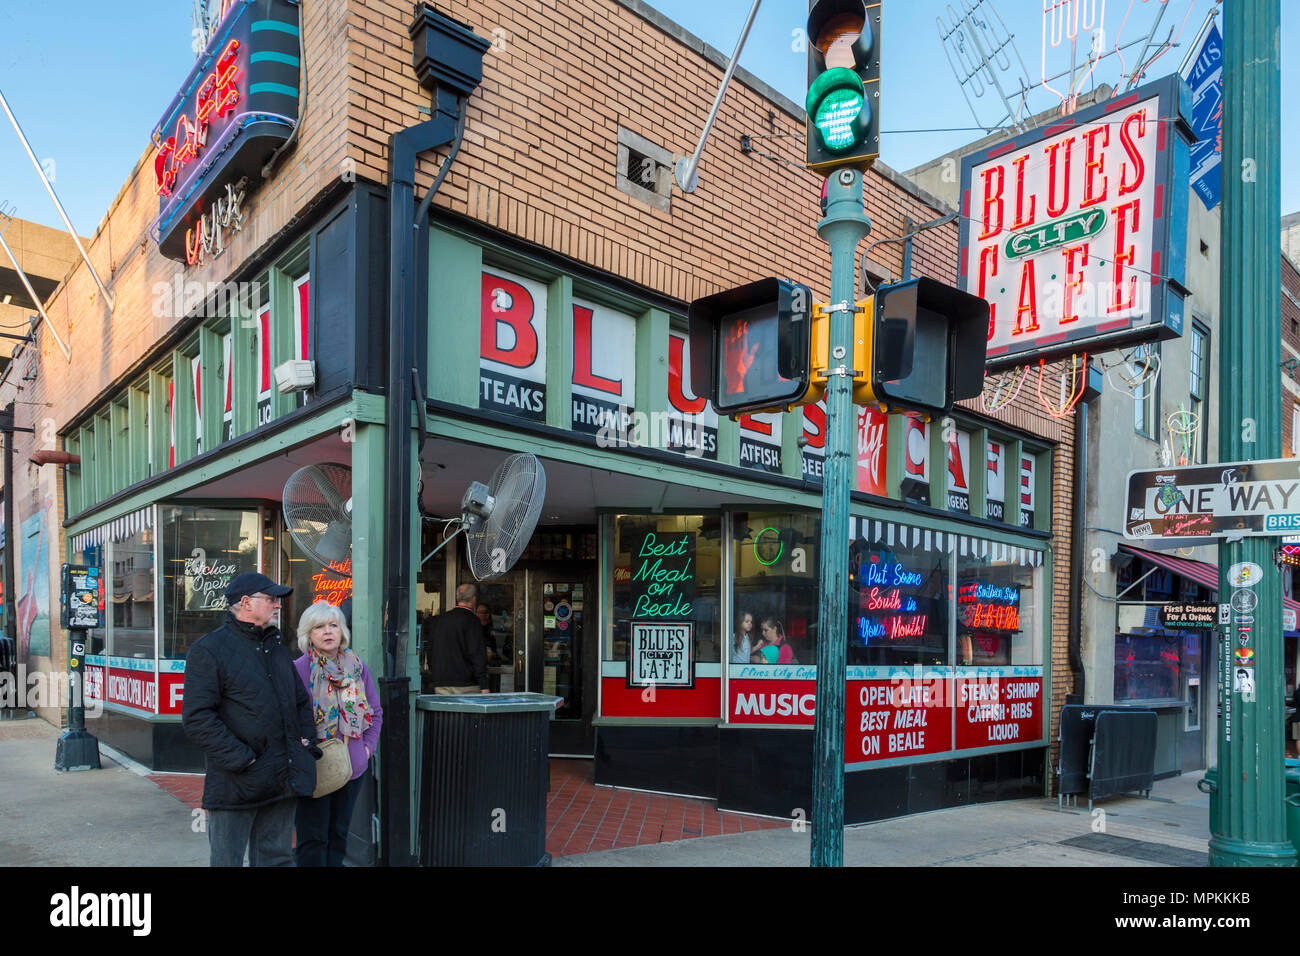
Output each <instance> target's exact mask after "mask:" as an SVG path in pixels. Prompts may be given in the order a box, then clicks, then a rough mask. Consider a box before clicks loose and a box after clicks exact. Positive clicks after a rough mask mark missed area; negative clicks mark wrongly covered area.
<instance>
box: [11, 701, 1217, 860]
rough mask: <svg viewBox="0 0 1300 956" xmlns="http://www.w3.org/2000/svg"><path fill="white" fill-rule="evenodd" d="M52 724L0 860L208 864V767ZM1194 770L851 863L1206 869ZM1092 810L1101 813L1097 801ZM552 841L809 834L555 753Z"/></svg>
mask: <svg viewBox="0 0 1300 956" xmlns="http://www.w3.org/2000/svg"><path fill="white" fill-rule="evenodd" d="M58 737H59V731H58V730H57V729H56V728H54V727H52V726H50V725H49V724H47V723H45V722H44V721H42V720H24V721H5V722H0V781H3V782H4V785H3V799H0V866H51V865H67V866H89V867H95V866H204V865H206V864H207V859H208V841H207V835H206V833H204V832H203V831H202V829H201V824H200V823H198V822H197V820H198V819H199V818H196V816H195V815H194V813H193V811H192V809H191V807H195V806H197V805H198V797H199V794H200V792H201V782H202V777H201V776H199V775H196V774H193V775H182V774H152V775H150V774H147V772H144V771H143V768H137V769H132V768H127V767H123V766H119V765H118V764H116V763H114V762H113V761H112V760H111V759H110V758H109V757H108V755H107V753H105V754H103V757H102V763H103V769H102V770H98V771H81V772H76V773H57V772H56V771H55V770H54V751H55V743H56V741H57V740H58ZM1201 776H1202V775H1201V773H1200V772H1199V771H1198V772H1196V773H1190V774H1185V775H1183V776H1181V777H1173V778H1171V779H1169V780H1162V781H1159V782H1157V783H1156V786H1155V789H1154V791H1153V792H1152V798H1151V799H1150V800H1145V799H1141V798H1137V797H1127V798H1120V799H1115V800H1107V801H1105V802H1104V803H1102V804H1100V805H1099V806H1098V807H1097V811H1095V812H1094V813H1093V814H1089V812H1088V809H1087V806H1086V803H1085V805H1084V806H1082V807H1080V808H1078V809H1067V810H1066V811H1065V812H1061V813H1058V812H1057V809H1056V801H1055V800H1045V799H1032V800H1015V801H1008V802H1003V803H990V804H980V805H977V806H973V807H960V808H956V809H952V810H940V811H935V812H933V813H923V814H916V815H913V816H908V817H900V818H897V819H893V820H885V821H881V822H879V823H873V824H866V825H863V826H857V827H851V828H849V829H848V830H847V831H846V832H845V838H844V861H845V863H846V865H849V866H1067V867H1076V866H1077V867H1092V866H1205V865H1206V864H1207V862H1208V859H1207V856H1206V843H1207V841H1208V839H1209V798H1208V797H1207V796H1205V795H1204V794H1201V793H1200V792H1199V791H1197V789H1196V781H1197V780H1199V779H1200V777H1201ZM1098 811H1099V812H1098ZM547 827H548V832H547V841H546V843H547V849H548V850H549V851H550V852H551V853H552V854H553V855H554V858H555V859H554V863H555V865H556V866H807V865H808V852H809V837H808V833H807V832H806V831H805V832H796V831H795V830H794V829H792V828H791V825H790V824H789V823H788V822H787V821H781V820H772V819H768V818H763V817H754V816H748V815H745V814H738V813H729V812H720V811H718V810H717V809H716V808H715V807H714V805H713V803H712V802H711V801H707V800H698V799H691V798H686V797H672V796H666V795H662V794H649V793H641V792H638V791H631V790H614V789H609V788H606V787H596V786H594V785H593V784H592V782H591V764H590V762H589V761H579V760H554V761H552V762H551V792H550V794H549V797H548V807H547Z"/></svg>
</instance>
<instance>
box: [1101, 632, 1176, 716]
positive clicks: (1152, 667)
mask: <svg viewBox="0 0 1300 956" xmlns="http://www.w3.org/2000/svg"><path fill="white" fill-rule="evenodd" d="M1180 641H1181V638H1180V637H1179V636H1178V635H1176V634H1160V635H1155V636H1150V637H1148V636H1146V635H1141V634H1116V635H1115V701H1116V703H1119V702H1120V701H1126V700H1181V699H1182V696H1183V692H1182V685H1181V682H1180V674H1181V667H1180V663H1181V662H1180V659H1179V653H1178V651H1179V644H1180Z"/></svg>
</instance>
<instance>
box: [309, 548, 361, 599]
mask: <svg viewBox="0 0 1300 956" xmlns="http://www.w3.org/2000/svg"><path fill="white" fill-rule="evenodd" d="M330 572H333V574H337V575H342V577H334V576H333V575H332V574H331V573H330ZM311 586H312V602H313V603H316V602H318V601H324V602H325V603H326V604H333V605H334V606H335V607H338V606H339V605H340V604H342V603H343V602H344V601H346V600H347V599H348V598H350V597H352V559H351V558H348V559H347V560H346V561H331V562H330V563H329V567H328V569H327V570H325V571H321V572H320V573H319V574H313V575H312V576H311Z"/></svg>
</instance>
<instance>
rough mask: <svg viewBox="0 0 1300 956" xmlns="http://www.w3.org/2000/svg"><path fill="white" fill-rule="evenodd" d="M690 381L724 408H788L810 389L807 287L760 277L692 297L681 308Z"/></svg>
mask: <svg viewBox="0 0 1300 956" xmlns="http://www.w3.org/2000/svg"><path fill="white" fill-rule="evenodd" d="M687 316H688V322H689V324H690V341H691V389H692V390H693V391H694V392H695V394H696V395H699V396H707V397H708V399H709V401H711V402H712V403H713V407H714V408H715V409H717V411H718V412H719V413H720V414H723V415H737V414H740V413H742V412H756V411H766V410H775V409H781V408H788V407H789V406H790V405H792V404H794V403H795V402H797V400H799V399H800V398H802V397H803V396H804V395H805V394H806V393H807V391H808V385H809V377H810V368H809V367H810V362H809V358H810V356H809V343H810V339H811V336H810V326H811V322H812V291H811V290H810V289H809V288H808V287H807V286H806V285H801V284H799V283H797V282H792V281H790V280H788V279H773V278H769V279H759V280H758V281H757V282H751V283H749V284H748V285H743V286H738V287H737V288H734V289H727V290H726V291H724V292H718V293H715V294H714V295H710V296H706V297H704V298H702V299H696V300H695V301H694V302H692V303H691V305H690V309H689V311H688V313H687Z"/></svg>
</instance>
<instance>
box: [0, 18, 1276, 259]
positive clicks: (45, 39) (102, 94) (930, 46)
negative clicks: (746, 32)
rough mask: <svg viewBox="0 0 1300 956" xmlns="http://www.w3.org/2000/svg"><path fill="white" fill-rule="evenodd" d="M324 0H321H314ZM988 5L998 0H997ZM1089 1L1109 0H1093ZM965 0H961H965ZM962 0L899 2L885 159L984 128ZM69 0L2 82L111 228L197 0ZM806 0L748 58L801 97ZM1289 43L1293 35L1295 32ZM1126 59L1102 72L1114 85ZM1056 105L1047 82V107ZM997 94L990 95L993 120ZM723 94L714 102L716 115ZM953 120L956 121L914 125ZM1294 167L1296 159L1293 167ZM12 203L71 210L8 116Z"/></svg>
mask: <svg viewBox="0 0 1300 956" xmlns="http://www.w3.org/2000/svg"><path fill="white" fill-rule="evenodd" d="M313 2H320V0H313ZM985 2H986V3H987V2H988V0H985ZM993 2H994V3H996V4H997V9H998V11H999V12H1000V13H1001V15H1002V18H1003V19H1004V20H1005V22H1006V25H1007V28H1008V30H1009V31H1010V32H1011V33H1012V34H1013V36H1014V41H1015V45H1016V48H1017V49H1018V50H1019V53H1020V57H1021V59H1022V60H1023V61H1024V64H1025V67H1026V72H1027V74H1028V76H1029V78H1030V80H1031V81H1035V80H1037V79H1038V77H1039V75H1040V60H1041V56H1042V50H1041V37H1042V32H1043V31H1042V13H1041V11H1042V6H1041V4H1040V3H1039V0H993ZM1080 2H1081V3H1083V4H1084V5H1085V6H1086V5H1088V4H1091V3H1095V4H1096V5H1097V6H1098V7H1100V6H1101V5H1102V0H1080ZM651 5H652V6H654V7H656V8H658V9H659V10H661V11H662V12H663V13H664V14H665V15H667V16H668V17H670V18H671V19H673V20H676V21H677V22H678V23H680V24H682V25H683V26H684V27H686V28H687V29H688V30H690V31H691V32H692V33H695V34H696V35H698V36H700V37H701V38H703V39H704V40H706V41H707V42H709V43H711V44H712V45H713V46H715V47H717V48H718V49H720V50H722V51H723V52H724V54H730V53H731V50H732V48H733V47H734V46H735V42H736V37H737V36H738V34H739V32H740V27H741V25H742V24H743V22H744V19H745V15H746V14H747V13H748V11H749V7H750V0H708V2H700V0H651ZM959 5H960V4H958V3H956V2H953V3H952V6H954V7H956V6H959ZM1211 5H1212V4H1211V0H1191V2H1190V4H1189V2H1188V0H1169V9H1168V11H1167V12H1166V14H1165V17H1164V21H1163V24H1162V27H1161V31H1160V36H1161V37H1163V36H1164V35H1165V33H1166V32H1167V30H1168V28H1169V27H1170V26H1173V27H1174V28H1175V29H1177V28H1178V26H1179V24H1181V23H1182V22H1183V19H1184V15H1185V14H1186V24H1185V26H1184V27H1183V30H1182V35H1181V38H1180V41H1181V46H1180V48H1179V49H1176V50H1173V51H1171V52H1170V53H1168V54H1166V55H1165V56H1164V58H1163V59H1162V60H1161V61H1160V62H1159V63H1158V64H1157V65H1156V66H1155V67H1154V68H1153V70H1152V73H1153V74H1154V75H1163V74H1165V73H1167V72H1170V71H1172V70H1174V69H1176V68H1177V66H1178V64H1179V63H1180V62H1181V61H1182V59H1183V56H1184V54H1185V53H1186V51H1187V48H1188V46H1189V45H1190V44H1191V42H1192V40H1193V39H1194V37H1195V35H1196V33H1197V31H1198V30H1199V29H1200V26H1201V23H1202V21H1203V20H1204V18H1205V13H1206V11H1207V10H1209V8H1210V7H1211ZM948 6H949V2H948V0H886V6H885V23H884V33H885V42H884V45H883V48H884V67H883V69H884V75H883V93H882V96H883V105H882V108H881V116H882V125H883V128H884V130H885V133H886V135H884V136H883V137H882V145H881V149H882V157H883V159H884V161H885V162H886V163H888V164H889V165H890V166H892V167H894V168H895V169H899V170H903V169H908V168H910V167H912V166H915V165H918V164H920V163H922V162H924V161H925V160H927V159H929V158H932V157H933V156H936V155H938V154H940V153H943V152H946V151H947V150H949V149H952V148H953V147H955V146H958V145H961V144H962V143H965V142H968V141H970V140H971V139H975V138H978V136H979V135H980V133H979V132H978V131H972V130H969V129H962V128H963V127H972V126H975V125H976V122H975V118H974V117H973V116H972V114H971V110H970V108H969V107H968V106H967V104H966V102H965V101H964V100H963V98H962V94H961V90H960V88H959V87H958V85H957V82H956V80H955V79H954V78H953V76H952V73H951V71H950V69H949V67H948V64H947V61H946V58H945V56H944V51H943V47H942V44H941V42H940V39H939V35H938V31H937V29H936V24H935V18H936V16H937V15H939V14H940V13H943V12H944V11H946V10H947V8H948ZM1105 6H1106V26H1107V31H1108V37H1109V42H1110V44H1113V43H1114V32H1115V31H1116V30H1118V29H1119V26H1120V21H1121V20H1122V19H1123V17H1124V14H1125V11H1126V9H1128V8H1130V7H1131V8H1132V12H1131V13H1130V15H1129V22H1128V24H1127V25H1126V27H1125V29H1124V31H1123V34H1122V37H1121V39H1122V40H1123V41H1127V40H1129V39H1132V38H1135V37H1136V36H1137V35H1138V34H1139V31H1140V32H1141V34H1143V35H1145V33H1146V29H1147V28H1148V27H1149V25H1150V23H1151V21H1152V19H1153V18H1154V14H1155V11H1156V8H1157V7H1158V4H1157V3H1156V2H1152V0H1132V2H1131V3H1127V2H1125V0H1110V2H1109V3H1107V4H1105ZM75 7H76V12H75V14H71V15H70V14H69V12H68V5H67V4H43V3H30V2H26V3H19V2H17V0H5V2H4V3H2V4H0V39H3V43H2V44H0V89H2V90H3V91H4V94H5V96H6V97H7V98H8V100H9V103H10V105H11V107H12V108H13V109H14V111H15V113H16V114H17V115H18V119H19V121H20V122H21V123H22V125H23V128H24V130H25V132H26V133H27V136H28V138H29V139H30V140H31V141H32V146H33V149H34V150H35V152H36V154H37V156H38V157H39V158H40V159H41V160H42V161H44V162H46V165H47V168H49V169H51V170H52V171H53V173H54V178H55V188H56V190H57V191H58V193H59V196H60V198H61V199H62V200H63V203H64V205H65V206H66V207H67V209H68V213H69V215H70V216H71V218H72V221H73V224H74V225H75V226H76V228H77V229H78V231H79V232H81V233H82V234H83V235H89V234H90V233H91V232H93V230H94V229H95V227H96V226H97V225H98V223H99V221H100V219H101V218H102V217H103V215H104V213H105V212H106V211H107V209H108V205H109V203H111V202H112V200H113V197H114V196H115V195H116V194H117V191H118V189H119V188H120V186H121V185H122V183H123V181H124V180H125V179H126V176H127V175H128V174H129V173H130V171H131V169H132V167H133V166H134V165H135V163H136V161H137V160H138V159H139V158H140V156H141V154H142V153H143V152H144V150H145V147H146V146H147V145H148V142H149V133H150V131H151V130H152V129H153V125H154V123H155V122H156V121H157V120H158V118H159V116H160V115H161V113H162V111H163V110H164V109H165V108H166V107H167V105H168V103H169V102H170V100H171V97H172V96H173V95H174V94H175V92H176V90H177V89H178V88H179V87H180V85H181V83H182V81H183V80H184V78H185V75H186V74H187V73H188V71H189V69H190V67H191V65H192V64H193V62H194V58H193V55H192V54H191V52H190V3H189V0H114V2H112V3H99V2H90V0H79V2H77V3H76V4H75ZM806 7H807V5H806V3H805V2H803V0H767V2H766V3H765V4H764V5H763V6H762V7H761V8H760V10H759V13H758V17H757V19H756V20H755V24H754V28H753V31H752V32H751V34H750V37H749V42H748V44H747V46H746V49H745V53H744V56H743V57H742V58H741V62H742V64H743V65H744V66H745V67H746V68H747V69H749V70H750V71H752V72H753V73H755V74H756V75H758V76H759V77H761V78H762V79H763V80H764V81H766V82H767V83H769V84H770V85H772V86H773V87H775V88H776V89H778V90H780V91H781V92H782V93H784V94H785V95H786V96H789V97H790V98H791V99H793V100H795V101H796V102H802V100H803V96H804V89H805V83H806V60H805V55H804V53H802V52H800V51H799V50H797V49H795V40H796V37H797V35H796V33H795V31H797V30H799V29H801V28H802V26H803V24H804V19H805V16H806V13H805V11H806ZM1282 8H1283V10H1282V51H1283V53H1282V75H1283V84H1282V117H1283V119H1282V155H1283V157H1289V158H1290V167H1289V168H1291V169H1295V166H1296V157H1300V119H1297V114H1298V113H1300V83H1297V82H1296V81H1295V77H1296V76H1297V74H1298V73H1300V53H1298V52H1297V49H1298V48H1300V2H1296V0H1284V2H1283V3H1282ZM1288 41H1289V42H1288ZM1048 53H1049V57H1048V68H1049V73H1050V72H1053V71H1054V70H1055V69H1060V68H1064V67H1065V66H1067V65H1068V56H1069V54H1068V52H1067V51H1066V50H1065V49H1055V50H1052V49H1049V51H1048ZM1118 71H1119V67H1118V64H1117V63H1115V62H1114V58H1112V59H1111V61H1108V62H1107V63H1104V64H1103V65H1102V66H1101V67H1100V68H1099V69H1098V72H1097V75H1096V78H1097V79H1098V80H1099V81H1110V82H1113V81H1114V80H1115V78H1116V76H1117V74H1118ZM1052 102H1053V97H1052V95H1051V94H1050V93H1046V92H1044V91H1039V92H1038V94H1037V95H1036V96H1035V97H1034V98H1033V99H1032V100H1031V108H1032V109H1034V110H1041V109H1046V108H1047V107H1048V106H1050V105H1051V103H1052ZM985 103H991V101H990V100H989V99H988V98H987V97H986V98H985V99H983V100H979V101H977V109H979V110H980V111H981V115H982V116H983V117H984V121H985V122H989V121H991V119H992V118H991V117H990V116H989V115H988V114H989V113H990V112H991V107H990V106H985V105H984V104H985ZM708 107H709V102H701V103H700V104H699V108H700V121H701V124H702V123H703V120H704V116H705V114H706V112H707V110H708ZM914 129H924V130H935V129H947V130H953V131H951V132H924V133H912V132H901V131H902V130H914ZM1283 168H1284V170H1285V169H1286V168H1288V167H1287V166H1285V165H1284V167H1283ZM0 203H7V206H6V208H8V209H10V211H13V209H12V207H16V214H17V215H18V216H19V217H21V218H24V219H31V220H34V221H36V222H40V223H46V224H49V225H58V224H59V221H58V214H57V213H56V211H55V209H54V206H53V204H52V203H51V202H50V200H49V197H47V196H46V195H45V192H44V189H43V188H42V187H41V184H40V180H39V179H38V178H37V176H36V173H35V171H34V170H33V169H32V168H31V165H30V163H29V161H28V159H27V157H26V155H25V154H24V153H23V152H22V149H21V147H20V146H19V145H18V142H17V138H16V137H15V136H14V134H13V131H12V130H11V129H10V128H9V125H8V123H7V121H4V120H3V116H2V115H0ZM1297 210H1300V181H1297V178H1296V177H1294V176H1292V177H1287V176H1285V175H1284V176H1283V180H1282V212H1283V213H1284V214H1285V213H1288V212H1294V211H1297Z"/></svg>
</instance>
